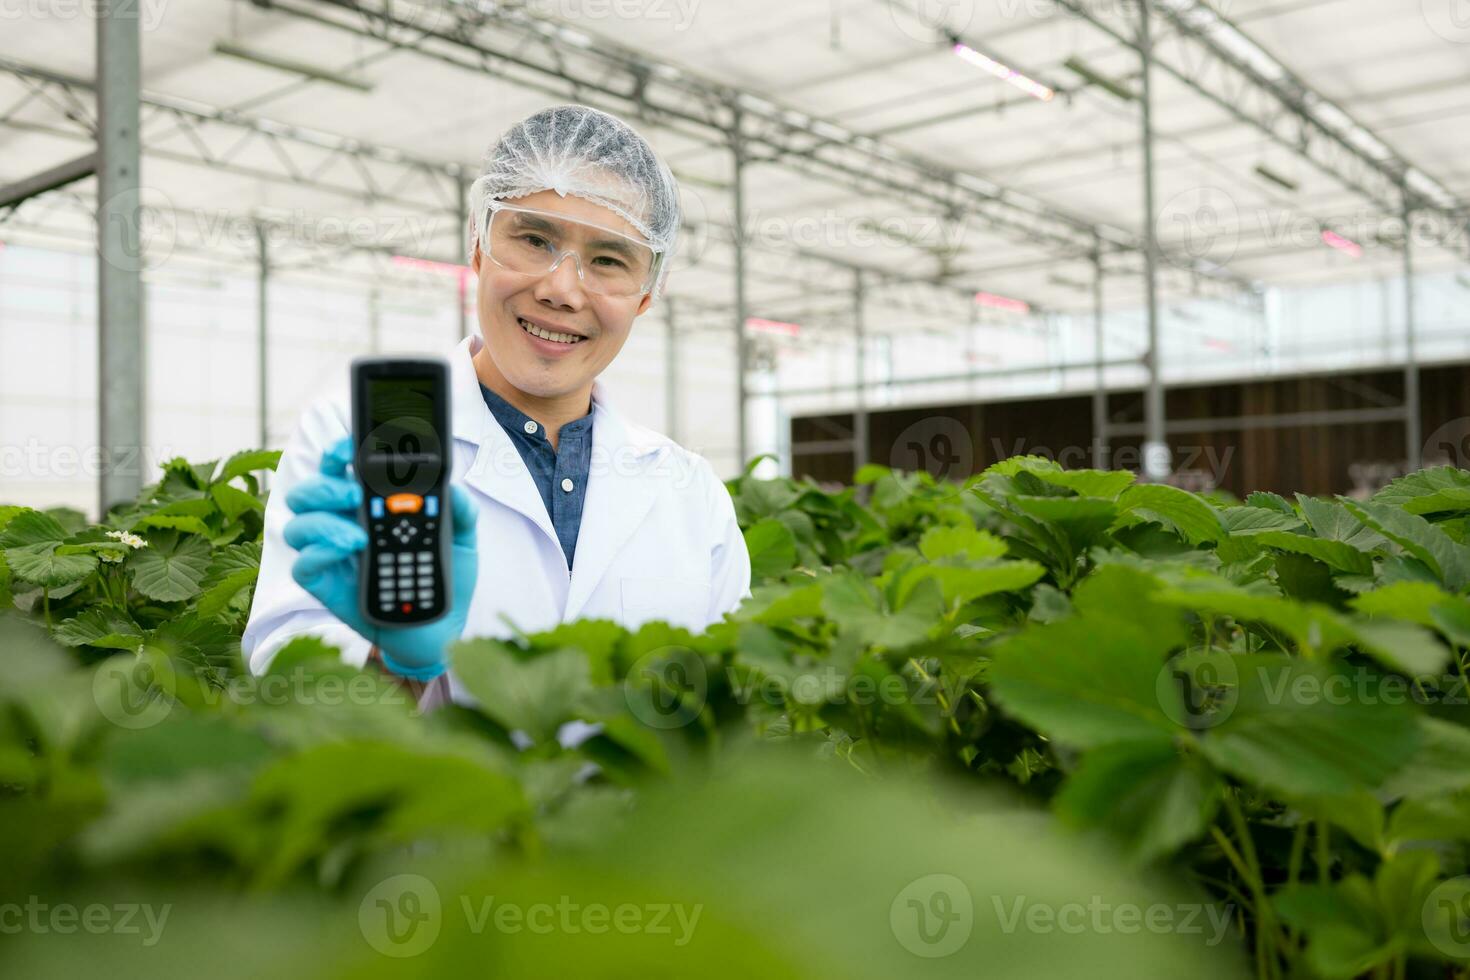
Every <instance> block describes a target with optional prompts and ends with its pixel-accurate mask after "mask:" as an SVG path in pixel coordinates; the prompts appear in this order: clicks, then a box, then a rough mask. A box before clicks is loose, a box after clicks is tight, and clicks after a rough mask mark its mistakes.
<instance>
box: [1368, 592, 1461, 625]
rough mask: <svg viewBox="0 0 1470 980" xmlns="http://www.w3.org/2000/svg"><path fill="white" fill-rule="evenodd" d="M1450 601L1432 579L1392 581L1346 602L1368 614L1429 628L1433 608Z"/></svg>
mask: <svg viewBox="0 0 1470 980" xmlns="http://www.w3.org/2000/svg"><path fill="white" fill-rule="evenodd" d="M1453 601H1457V600H1455V599H1454V597H1453V596H1451V595H1450V594H1449V593H1448V592H1446V591H1445V590H1444V589H1441V588H1440V587H1439V586H1438V585H1435V584H1434V583H1433V582H1395V583H1393V584H1392V585H1386V586H1384V587H1383V588H1380V589H1373V590H1372V591H1370V592H1363V593H1360V594H1358V595H1356V596H1354V597H1353V598H1352V599H1349V600H1348V605H1350V606H1352V607H1353V608H1354V609H1356V610H1357V611H1358V612H1360V613H1363V614H1365V615H1368V616H1387V617H1390V618H1393V619H1402V620H1404V621H1406V622H1410V623H1418V624H1419V625H1420V626H1427V627H1430V628H1431V629H1432V628H1434V625H1435V623H1434V616H1433V610H1434V607H1435V606H1437V605H1439V604H1440V603H1442V602H1453Z"/></svg>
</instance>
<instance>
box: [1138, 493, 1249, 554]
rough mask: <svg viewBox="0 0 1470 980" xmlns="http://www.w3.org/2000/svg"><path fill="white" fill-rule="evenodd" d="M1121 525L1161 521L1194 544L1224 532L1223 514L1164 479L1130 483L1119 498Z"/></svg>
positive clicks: (1214, 539) (1214, 538) (1215, 538)
mask: <svg viewBox="0 0 1470 980" xmlns="http://www.w3.org/2000/svg"><path fill="white" fill-rule="evenodd" d="M1118 509H1119V510H1120V511H1121V512H1122V515H1121V516H1120V517H1119V518H1118V526H1127V525H1129V524H1136V523H1139V522H1141V521H1157V522H1158V523H1160V524H1162V525H1164V526H1165V527H1168V528H1173V529H1174V530H1175V531H1177V532H1178V533H1179V535H1180V537H1182V538H1184V540H1185V541H1187V542H1189V543H1190V544H1202V543H1203V542H1206V541H1218V540H1220V537H1221V535H1222V534H1224V533H1225V532H1224V527H1223V526H1222V525H1221V523H1220V516H1219V515H1218V514H1216V513H1215V511H1214V508H1212V507H1211V506H1210V505H1209V504H1207V503H1205V502H1204V501H1203V500H1201V499H1200V498H1199V497H1196V496H1195V495H1194V494H1192V493H1188V492H1186V491H1184V490H1180V489H1179V488H1177V487H1171V486H1168V485H1166V484H1163V483H1146V484H1141V485H1139V486H1134V487H1129V488H1128V489H1127V490H1125V491H1123V494H1122V495H1121V496H1120V497H1119V498H1118Z"/></svg>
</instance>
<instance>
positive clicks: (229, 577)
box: [196, 541, 261, 618]
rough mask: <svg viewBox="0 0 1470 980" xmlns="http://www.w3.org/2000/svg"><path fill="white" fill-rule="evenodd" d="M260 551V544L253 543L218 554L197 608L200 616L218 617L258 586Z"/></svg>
mask: <svg viewBox="0 0 1470 980" xmlns="http://www.w3.org/2000/svg"><path fill="white" fill-rule="evenodd" d="M260 550H261V544H260V542H259V541H252V542H249V543H247V544H237V545H229V546H227V547H224V548H220V549H219V550H218V551H216V552H214V554H213V556H212V557H211V559H210V562H209V570H208V572H207V573H206V574H205V577H204V581H203V583H202V584H201V588H202V590H203V591H202V592H201V593H200V595H199V601H198V603H197V604H196V608H197V609H198V611H199V615H201V616H204V617H207V618H212V617H215V616H218V615H219V614H220V613H222V612H224V611H225V610H226V609H227V608H228V607H229V606H230V605H231V604H232V603H234V601H235V599H236V597H237V596H239V595H240V593H241V592H243V591H244V590H245V589H248V588H249V587H250V586H252V585H254V584H255V581H256V579H257V578H258V577H259V575H260ZM241 611H242V612H243V611H244V610H241Z"/></svg>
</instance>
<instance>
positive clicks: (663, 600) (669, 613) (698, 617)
mask: <svg viewBox="0 0 1470 980" xmlns="http://www.w3.org/2000/svg"><path fill="white" fill-rule="evenodd" d="M622 592H623V625H624V626H625V627H627V628H628V629H637V628H638V627H639V626H641V625H643V624H644V623H646V622H649V621H651V620H655V619H661V620H664V621H665V622H669V623H673V624H674V625H675V626H683V627H685V628H686V629H690V630H694V631H696V632H697V631H699V630H702V629H704V628H705V626H706V625H708V623H709V604H710V585H709V583H708V582H701V581H698V580H696V579H687V578H671V577H668V576H662V577H658V578H630V577H625V578H624V579H623V582H622Z"/></svg>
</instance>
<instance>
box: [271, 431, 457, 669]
mask: <svg viewBox="0 0 1470 980" xmlns="http://www.w3.org/2000/svg"><path fill="white" fill-rule="evenodd" d="M351 461H352V437H351V436H348V437H346V438H344V439H342V441H341V442H338V443H337V444H336V445H335V446H332V447H331V448H330V449H328V450H327V451H326V452H325V453H323V454H322V462H321V476H317V477H312V478H310V479H306V480H302V481H301V482H300V483H298V484H297V485H296V486H294V487H292V488H291V490H290V492H289V493H287V494H286V506H288V507H290V508H291V510H292V511H294V512H295V514H296V516H295V517H293V518H291V520H290V521H288V522H287V523H286V529H285V537H286V543H287V544H289V545H290V546H291V547H293V548H295V549H296V550H297V551H299V552H300V553H301V554H300V556H299V557H298V558H297V559H296V562H295V564H293V565H292V566H291V577H292V578H294V579H295V580H296V582H297V583H298V584H299V585H300V586H301V587H302V588H303V589H305V590H306V591H307V592H310V593H311V594H312V595H314V596H316V598H317V599H318V600H319V601H320V602H321V604H322V605H324V606H326V607H327V609H328V610H329V611H330V612H331V613H332V615H334V616H336V617H337V618H338V619H340V620H341V621H342V622H344V623H346V624H347V625H348V626H351V627H352V628H353V629H354V630H356V631H357V632H358V633H360V634H362V635H363V636H364V637H366V638H367V639H369V640H371V641H372V642H373V643H375V644H376V645H377V647H378V649H379V650H380V651H381V652H382V655H383V663H384V664H385V665H386V666H387V667H388V669H389V670H391V671H393V672H394V673H395V674H401V675H402V676H404V677H411V678H413V679H415V680H421V681H426V680H432V679H433V678H435V677H438V676H439V675H440V674H442V673H444V669H445V666H446V663H445V656H446V650H447V649H448V647H449V644H451V643H453V642H454V641H455V640H458V639H459V638H460V635H461V634H462V633H463V632H464V626H465V618H466V617H467V616H468V615H469V608H470V599H471V597H472V596H473V595H474V594H475V578H476V576H477V574H478V573H479V562H478V561H477V560H476V555H475V521H476V518H477V517H478V516H479V508H477V507H476V506H475V502H474V501H473V500H472V499H471V498H470V495H469V493H468V492H467V491H466V490H465V489H464V488H463V487H461V486H458V485H451V486H450V488H449V495H450V500H451V506H452V507H453V518H452V524H453V525H454V542H453V548H452V556H453V557H452V569H451V572H450V576H451V578H452V579H453V582H452V585H453V592H454V594H453V596H452V597H451V605H450V607H449V611H448V612H447V613H445V614H444V615H443V616H441V617H440V618H439V619H436V620H435V621H434V622H432V623H424V624H423V625H420V626H374V625H372V624H371V623H368V622H366V621H364V620H363V618H362V612H361V610H360V609H359V608H358V601H357V566H358V562H359V561H360V560H361V559H360V557H359V553H360V552H362V551H364V550H365V549H366V548H367V542H368V538H367V531H366V529H364V528H363V526H362V524H361V523H359V519H358V514H359V508H360V507H361V506H362V486H361V485H360V484H359V483H358V482H357V481H356V480H354V479H349V478H348V477H347V475H346V474H347V464H348V463H350V462H351Z"/></svg>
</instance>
